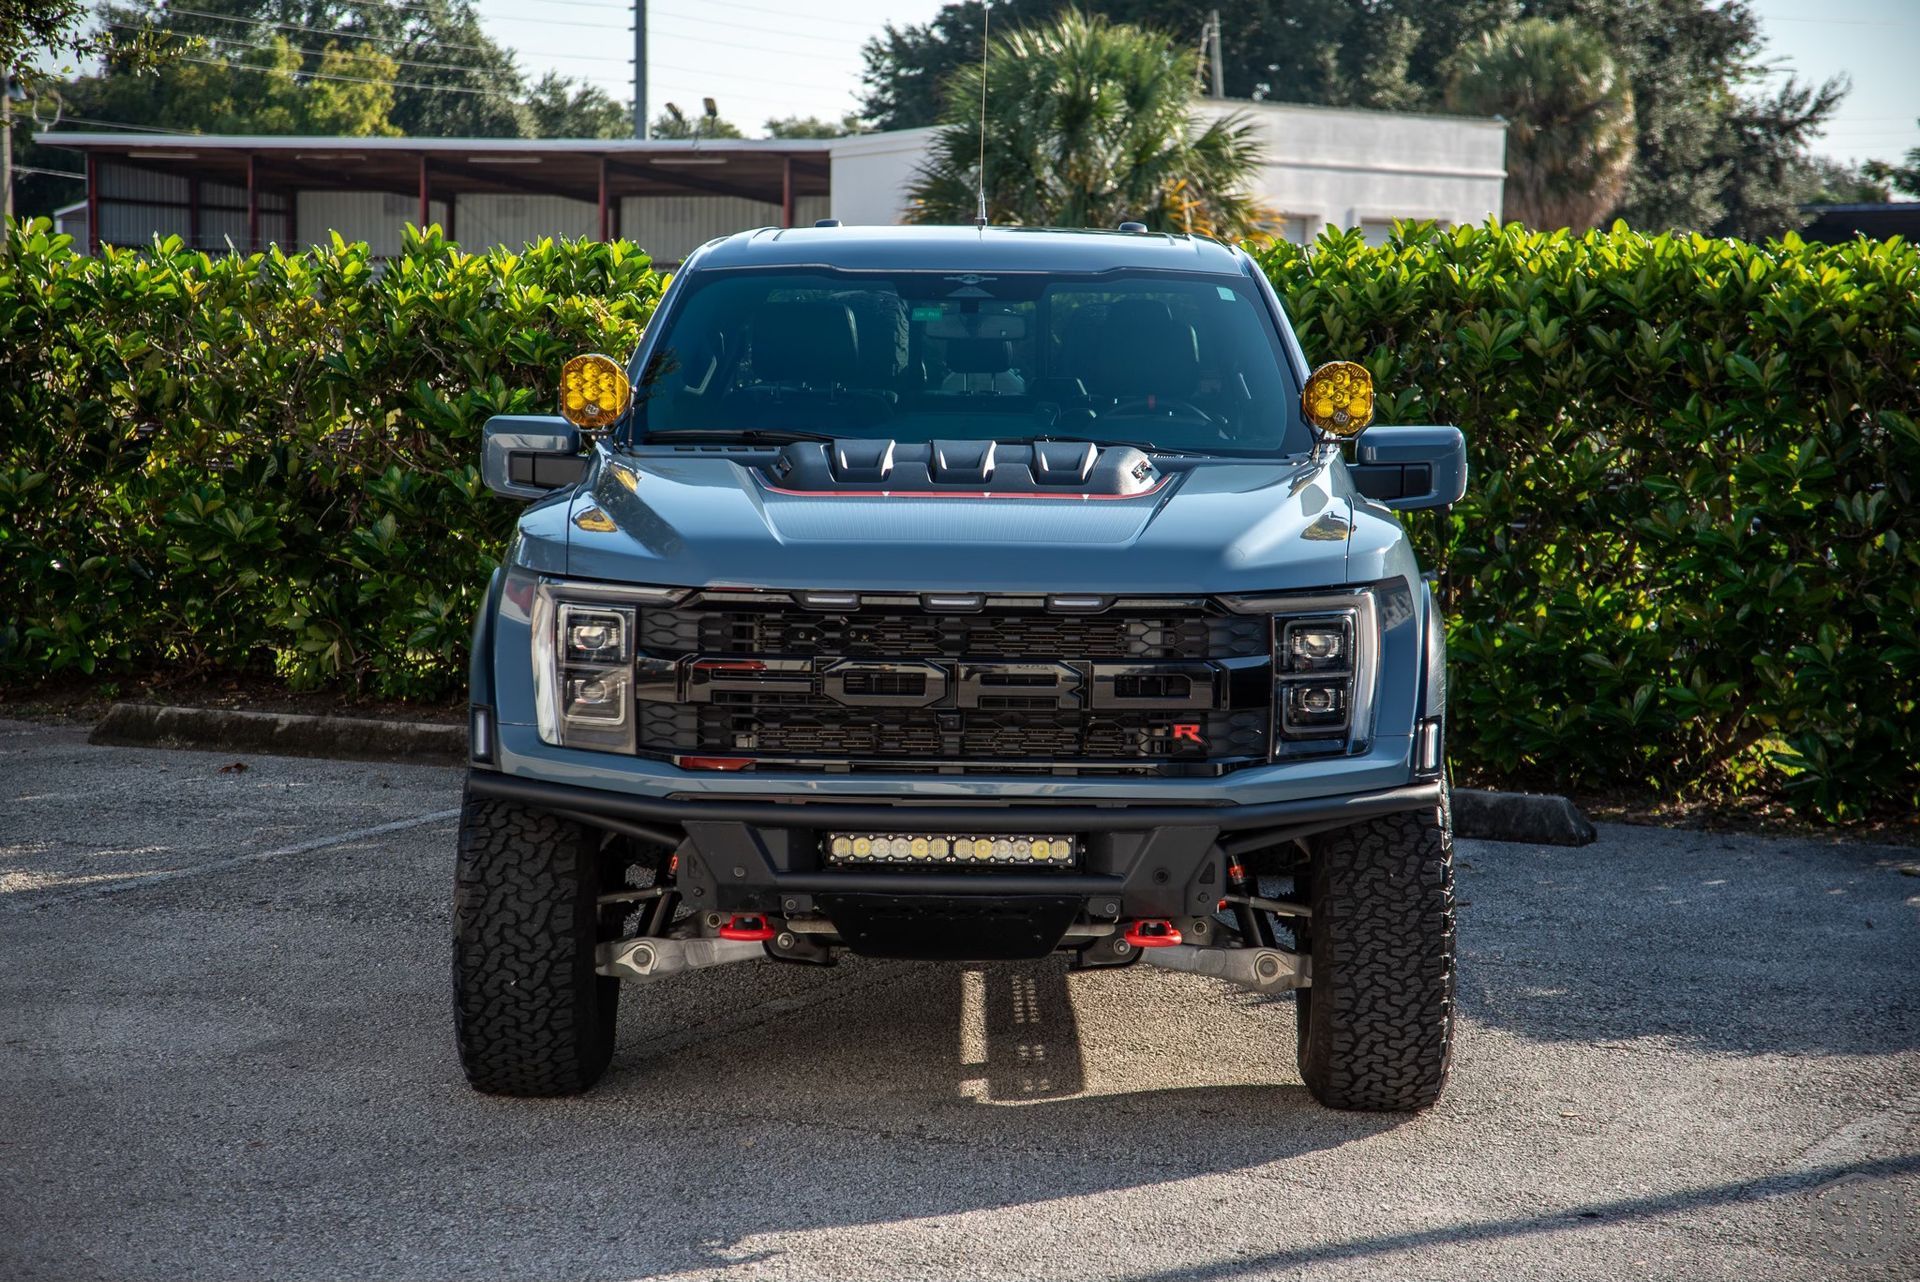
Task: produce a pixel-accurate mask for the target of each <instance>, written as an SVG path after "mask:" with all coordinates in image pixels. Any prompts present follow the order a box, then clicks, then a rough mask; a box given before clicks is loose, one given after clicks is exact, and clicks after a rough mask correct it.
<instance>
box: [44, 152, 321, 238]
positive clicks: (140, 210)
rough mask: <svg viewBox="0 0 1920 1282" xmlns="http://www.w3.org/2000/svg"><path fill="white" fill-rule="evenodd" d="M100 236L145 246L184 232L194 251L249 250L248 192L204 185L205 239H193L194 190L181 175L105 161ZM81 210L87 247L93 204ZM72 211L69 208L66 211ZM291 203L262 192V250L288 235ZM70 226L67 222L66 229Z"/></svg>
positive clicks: (77, 231)
mask: <svg viewBox="0 0 1920 1282" xmlns="http://www.w3.org/2000/svg"><path fill="white" fill-rule="evenodd" d="M98 178H99V183H100V199H99V216H100V226H99V233H100V240H101V241H102V243H104V244H109V245H125V246H132V247H136V248H138V247H141V246H145V245H150V244H152V243H153V238H154V237H156V236H162V237H165V236H178V237H180V239H181V240H182V241H185V242H187V246H188V248H190V249H205V250H211V251H216V252H217V251H223V250H225V249H227V248H228V247H229V246H232V247H233V248H235V249H240V250H245V249H246V248H247V192H246V188H244V187H233V186H229V185H227V184H225V183H214V182H208V183H202V184H200V227H199V233H200V234H199V239H198V240H197V241H196V240H194V238H193V215H192V211H191V210H190V209H189V208H188V203H189V200H190V199H191V197H192V194H193V189H192V187H191V185H190V184H189V183H188V180H187V179H186V178H184V177H181V176H180V175H178V174H165V173H157V172H155V171H153V170H150V169H142V168H139V167H137V166H134V165H122V164H116V163H114V162H113V161H102V162H101V163H100V166H99V172H98ZM71 208H72V209H73V210H76V211H77V218H76V219H75V225H74V226H73V227H72V233H73V238H74V240H75V241H76V242H78V244H79V245H80V247H81V248H82V249H83V250H84V249H85V246H86V239H87V207H86V203H85V202H84V201H83V202H81V203H80V204H78V205H75V206H72V207H71ZM65 212H66V211H63V213H65ZM286 214H287V202H286V199H285V197H283V196H280V195H278V194H274V193H266V192H263V193H261V196H260V244H261V247H262V248H265V247H266V246H267V245H270V244H275V243H278V242H281V241H284V240H285V239H286V234H287V225H286ZM64 226H65V224H63V227H64Z"/></svg>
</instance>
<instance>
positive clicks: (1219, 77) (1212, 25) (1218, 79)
mask: <svg viewBox="0 0 1920 1282" xmlns="http://www.w3.org/2000/svg"><path fill="white" fill-rule="evenodd" d="M1207 24H1208V27H1209V29H1210V30H1211V32H1212V34H1213V96H1214V97H1216V98H1224V97H1226V96H1227V73H1226V71H1225V69H1224V67H1223V65H1222V64H1223V61H1224V60H1223V59H1222V57H1221V54H1220V11H1219V10H1218V9H1215V10H1214V11H1213V13H1212V15H1211V16H1210V17H1209V18H1208V19H1207Z"/></svg>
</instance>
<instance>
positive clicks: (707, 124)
mask: <svg viewBox="0 0 1920 1282" xmlns="http://www.w3.org/2000/svg"><path fill="white" fill-rule="evenodd" d="M707 102H708V103H709V104H711V103H712V102H713V99H711V98H709V99H707ZM650 132H651V133H652V134H653V136H654V137H655V138H744V137H746V135H745V134H743V133H741V132H740V126H738V125H736V124H734V123H733V122H732V121H730V120H723V119H722V118H721V116H720V113H719V112H717V111H711V110H710V111H708V112H707V113H706V114H704V115H699V116H689V115H688V114H687V113H686V112H684V111H682V110H680V108H678V107H676V106H675V105H674V104H672V103H668V104H667V107H666V110H665V111H662V112H661V113H660V114H659V115H657V116H655V117H654V118H653V125H652V127H651V130H650Z"/></svg>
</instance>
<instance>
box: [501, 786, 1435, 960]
mask: <svg viewBox="0 0 1920 1282" xmlns="http://www.w3.org/2000/svg"><path fill="white" fill-rule="evenodd" d="M467 789H468V792H469V794H470V795H472V796H475V797H488V798H497V799H500V800H505V801H512V802H516V803H518V804H521V805H525V806H530V807H534V808H537V809H543V810H549V811H552V812H555V813H559V814H563V815H567V816H569V817H571V818H576V819H579V820H581V821H583V822H586V823H589V824H592V825H595V826H597V827H601V828H603V829H606V830H608V831H612V832H616V833H624V834H627V835H630V836H633V837H637V838H640V839H642V840H646V841H650V842H653V843H655V844H659V845H666V846H671V847H673V848H674V849H675V850H676V851H677V853H678V856H679V863H678V871H677V875H676V884H677V885H678V887H679V888H680V891H681V893H682V894H683V895H684V896H685V902H686V903H688V904H689V905H690V906H692V907H694V908H696V909H700V910H710V911H714V912H739V913H762V914H767V915H769V916H778V917H795V916H805V915H808V914H813V913H822V914H825V915H826V916H828V917H830V918H833V919H835V920H836V921H837V922H845V921H851V920H853V919H860V920H862V921H872V920H875V919H879V918H884V919H886V921H887V922H891V923H895V924H896V925H897V922H898V919H901V918H902V917H907V918H910V917H912V916H913V915H914V914H915V913H916V912H919V913H921V914H922V915H924V914H925V913H926V911H927V910H928V909H930V908H931V909H934V910H936V912H937V913H945V914H953V913H961V914H964V913H966V912H968V911H971V910H973V909H981V910H992V911H990V912H988V913H987V915H988V916H992V917H994V918H995V919H1004V918H1005V917H1006V916H1007V915H1008V914H1007V912H1006V911H1005V910H1006V909H1007V908H1008V907H1009V904H1008V903H1007V902H1006V901H1012V900H1018V901H1024V902H1026V904H1027V906H1028V907H1030V908H1032V909H1033V910H1034V911H1035V912H1040V913H1041V915H1043V916H1045V917H1046V918H1048V919H1049V920H1053V919H1058V921H1059V925H1060V928H1061V930H1064V928H1065V926H1066V924H1067V923H1068V922H1071V921H1073V920H1076V919H1081V918H1084V919H1091V920H1095V921H1115V920H1121V919H1134V918H1143V917H1146V918H1170V919H1182V918H1189V919H1190V918H1205V917H1208V916H1210V915H1211V914H1212V913H1213V911H1214V909H1215V907H1216V905H1217V904H1218V903H1219V901H1220V900H1221V898H1222V897H1223V896H1224V895H1225V894H1226V893H1227V862H1228V860H1229V859H1230V858H1231V857H1232V856H1234V855H1235V854H1237V853H1239V852H1242V851H1249V850H1257V849H1263V848H1267V847H1270V846H1275V845H1279V844H1281V843H1284V842H1286V841H1289V840H1292V839H1293V838H1296V837H1304V836H1309V835H1311V834H1313V833H1318V832H1325V831H1328V830H1330V829H1334V828H1341V827H1345V826H1346V825H1348V824H1351V823H1355V822H1358V821H1360V820H1363V819H1370V818H1374V817H1377V816H1381V815H1387V814H1395V813H1399V812H1402V811H1408V810H1419V809H1424V808H1428V807H1434V806H1438V805H1439V804H1440V796H1441V784H1440V782H1439V781H1438V780H1428V781H1424V782H1417V783H1408V784H1402V785H1399V786H1396V787H1390V788H1382V789H1376V790H1372V791H1367V792H1357V793H1348V794H1343V795H1338V796H1331V797H1313V798H1299V799H1292V800H1285V801H1271V802H1263V803H1258V804H1251V805H1231V804H1227V805H1206V804H1200V805H1164V804H1126V803H1120V802H1111V803H1108V804H1104V805H1084V804H1080V805H1076V804H1064V805H1062V804H1054V803H1049V802H1045V801H1034V800H1020V801H1006V800H999V801H984V800H983V801H973V802H965V803H959V804H955V803H953V802H936V803H931V804H928V803H924V802H922V801H919V800H916V799H910V798H901V799H900V800H898V801H885V800H879V799H875V798H872V797H868V798H866V799H864V800H858V799H849V800H827V799H824V798H804V799H802V798H788V799H783V800H768V799H764V798H734V797H712V796H703V797H697V798H688V797H683V796H682V797H666V796H637V795H633V794H627V793H617V792H610V791H607V790H604V789H599V788H582V787H577V786H573V785H568V784H560V783H552V782H548V781H544V780H538V779H528V778H523V777H519V776H514V775H507V774H501V773H499V772H496V771H491V770H474V771H471V772H469V774H468V777H467ZM861 828H870V829H877V830H901V829H912V830H916V831H920V830H938V829H964V830H968V831H978V832H1021V831H1048V832H1071V833H1075V834H1078V835H1080V836H1081V837H1082V838H1083V850H1084V854H1083V857H1082V860H1081V866H1080V868H1078V869H1077V870H1074V871H1062V870H1056V869H1046V868H1004V867H995V868H990V869H988V868H955V869H953V870H951V871H937V872H936V871H931V870H922V869H918V868H911V867H909V868H868V867H861V868H829V867H826V866H824V865H823V863H822V860H821V858H820V853H819V852H820V834H821V833H823V832H827V831H833V830H841V831H844V830H847V829H861ZM1043 901H1044V902H1043ZM1042 909H1044V912H1042ZM1016 915H1017V914H1016ZM925 924H926V926H927V928H928V933H931V934H946V935H959V934H964V933H965V930H966V927H965V926H964V924H956V923H954V922H951V921H943V920H929V921H927V922H926V923H925ZM888 929H893V927H888ZM900 929H903V930H904V929H909V928H907V927H900ZM1050 930H1051V928H1050V927H1042V928H1041V929H1040V934H1041V935H1047V934H1048V933H1049V932H1050ZM842 933H843V934H847V933H848V931H847V930H845V929H844V928H843V931H842ZM1059 937H1060V935H1059V931H1051V937H1050V938H1044V939H1038V940H1037V941H1036V943H1035V944H1034V946H1033V948H1032V949H1031V954H1032V955H1042V954H1044V953H1046V952H1049V951H1051V950H1052V949H1053V947H1055V946H1056V945H1057V944H1058V942H1059ZM856 946H858V945H857V943H856ZM955 947H956V948H959V949H961V950H962V951H961V952H957V953H955V954H954V955H969V956H973V955H982V948H981V947H979V946H978V945H976V944H972V943H963V942H959V941H957V942H956V943H955ZM862 951H873V952H877V953H883V954H886V955H901V949H900V948H899V947H898V946H896V944H895V943H894V942H890V938H889V937H888V936H887V932H886V931H885V930H883V931H881V932H880V934H879V935H876V936H875V939H874V941H873V947H871V948H870V949H862ZM991 953H992V955H996V956H1013V955H1022V953H1021V951H1020V950H1019V949H1017V948H1015V946H1014V944H1013V943H1012V942H1004V943H1002V944H1001V945H998V946H995V947H994V948H992V950H991ZM914 955H920V956H926V955H936V954H934V953H930V952H929V951H927V950H926V949H925V948H916V949H915V950H914Z"/></svg>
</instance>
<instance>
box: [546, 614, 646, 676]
mask: <svg viewBox="0 0 1920 1282" xmlns="http://www.w3.org/2000/svg"><path fill="white" fill-rule="evenodd" d="M560 635H561V636H562V637H563V638H565V654H566V660H567V662H568V663H569V664H581V663H588V664H609V663H611V664H620V663H626V662H627V661H629V660H630V659H631V658H632V657H633V652H632V650H631V648H630V647H629V640H630V638H631V637H632V636H633V611H632V610H628V609H621V608H619V607H613V608H606V607H601V606H592V605H563V606H561V607H560Z"/></svg>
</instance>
